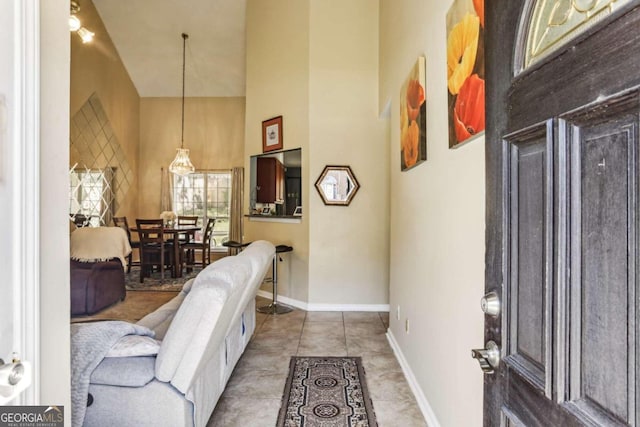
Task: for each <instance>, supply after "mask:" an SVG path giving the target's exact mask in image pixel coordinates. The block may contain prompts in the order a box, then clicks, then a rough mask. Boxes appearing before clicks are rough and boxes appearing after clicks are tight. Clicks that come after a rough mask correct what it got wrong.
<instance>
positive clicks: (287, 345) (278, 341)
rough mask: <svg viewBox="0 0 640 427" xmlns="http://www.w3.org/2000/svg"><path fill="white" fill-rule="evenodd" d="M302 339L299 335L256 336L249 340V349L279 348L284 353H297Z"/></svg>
mask: <svg viewBox="0 0 640 427" xmlns="http://www.w3.org/2000/svg"><path fill="white" fill-rule="evenodd" d="M299 344H300V339H299V338H298V337H288V336H280V337H271V336H255V337H254V338H252V339H251V341H250V342H249V345H248V346H247V350H250V349H254V350H264V349H266V350H279V351H281V352H282V354H296V353H297V351H298V345H299Z"/></svg>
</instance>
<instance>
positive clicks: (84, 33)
mask: <svg viewBox="0 0 640 427" xmlns="http://www.w3.org/2000/svg"><path fill="white" fill-rule="evenodd" d="M78 35H79V36H80V38H81V39H82V43H89V42H90V41H91V40H93V36H95V34H94V33H92V32H91V31H89V30H87V29H86V28H84V27H81V28H79V29H78Z"/></svg>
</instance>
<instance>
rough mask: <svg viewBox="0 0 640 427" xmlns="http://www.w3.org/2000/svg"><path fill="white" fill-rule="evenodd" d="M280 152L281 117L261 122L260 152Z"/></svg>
mask: <svg viewBox="0 0 640 427" xmlns="http://www.w3.org/2000/svg"><path fill="white" fill-rule="evenodd" d="M276 150H282V116H278V117H274V118H272V119H269V120H265V121H264V122H262V152H263V153H267V152H269V151H276Z"/></svg>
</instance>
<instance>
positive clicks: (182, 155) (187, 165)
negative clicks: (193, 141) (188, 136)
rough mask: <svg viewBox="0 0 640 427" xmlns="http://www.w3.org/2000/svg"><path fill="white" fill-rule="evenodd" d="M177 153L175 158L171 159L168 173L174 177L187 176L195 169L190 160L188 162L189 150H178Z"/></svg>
mask: <svg viewBox="0 0 640 427" xmlns="http://www.w3.org/2000/svg"><path fill="white" fill-rule="evenodd" d="M177 151H178V153H176V158H175V159H173V162H171V164H170V165H169V172H171V173H175V174H176V175H189V174H190V173H193V172H195V170H196V168H195V167H194V166H193V164H192V163H191V160H189V149H188V148H178V149H177Z"/></svg>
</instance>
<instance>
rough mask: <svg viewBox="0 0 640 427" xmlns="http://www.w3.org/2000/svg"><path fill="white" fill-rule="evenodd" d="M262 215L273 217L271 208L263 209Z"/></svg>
mask: <svg viewBox="0 0 640 427" xmlns="http://www.w3.org/2000/svg"><path fill="white" fill-rule="evenodd" d="M261 213H262V215H271V208H270V207H269V206H265V207H263V208H262V212H261Z"/></svg>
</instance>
